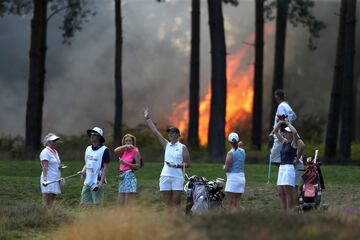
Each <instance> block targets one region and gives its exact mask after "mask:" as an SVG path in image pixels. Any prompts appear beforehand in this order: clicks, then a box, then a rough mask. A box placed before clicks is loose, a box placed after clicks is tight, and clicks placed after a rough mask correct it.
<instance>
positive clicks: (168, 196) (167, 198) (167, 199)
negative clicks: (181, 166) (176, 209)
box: [161, 191, 172, 210]
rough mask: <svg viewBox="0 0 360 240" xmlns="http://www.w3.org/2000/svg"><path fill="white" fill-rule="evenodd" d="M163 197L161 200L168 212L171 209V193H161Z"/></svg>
mask: <svg viewBox="0 0 360 240" xmlns="http://www.w3.org/2000/svg"><path fill="white" fill-rule="evenodd" d="M161 193H162V195H163V199H164V202H165V206H166V208H167V209H168V210H171V208H172V191H161Z"/></svg>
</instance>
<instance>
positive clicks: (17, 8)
mask: <svg viewBox="0 0 360 240" xmlns="http://www.w3.org/2000/svg"><path fill="white" fill-rule="evenodd" d="M31 9H32V0H1V1H0V17H3V16H4V15H5V14H15V15H20V16H21V15H26V14H28V13H29V12H30V11H31Z"/></svg>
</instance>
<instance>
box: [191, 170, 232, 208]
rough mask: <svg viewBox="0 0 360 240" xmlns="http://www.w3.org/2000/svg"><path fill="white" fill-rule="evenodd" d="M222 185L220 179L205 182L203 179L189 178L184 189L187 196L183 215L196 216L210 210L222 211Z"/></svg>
mask: <svg viewBox="0 0 360 240" xmlns="http://www.w3.org/2000/svg"><path fill="white" fill-rule="evenodd" d="M224 185H225V180H224V179H222V178H217V179H216V180H213V181H207V180H206V178H204V177H198V176H191V177H190V178H189V181H188V182H187V183H186V184H185V187H184V191H185V193H186V196H187V198H186V209H185V213H186V214H187V215H198V214H203V213H205V212H208V211H209V210H210V209H214V210H218V211H223V209H224V207H223V199H224V197H225V194H224V191H223V188H224Z"/></svg>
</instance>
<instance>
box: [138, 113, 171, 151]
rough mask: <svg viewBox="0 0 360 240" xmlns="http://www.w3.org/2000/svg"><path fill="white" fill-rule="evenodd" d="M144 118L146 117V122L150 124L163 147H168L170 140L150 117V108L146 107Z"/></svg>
mask: <svg viewBox="0 0 360 240" xmlns="http://www.w3.org/2000/svg"><path fill="white" fill-rule="evenodd" d="M144 118H145V119H146V123H147V125H148V126H149V128H150V130H151V131H152V132H153V134H154V135H155V137H156V139H157V140H158V141H159V143H160V144H161V146H162V147H163V148H166V145H167V144H168V140H166V138H164V137H163V136H162V135H161V133H160V132H159V130H158V129H157V128H156V126H155V124H154V122H153V121H152V120H151V118H150V114H149V109H148V108H145V109H144Z"/></svg>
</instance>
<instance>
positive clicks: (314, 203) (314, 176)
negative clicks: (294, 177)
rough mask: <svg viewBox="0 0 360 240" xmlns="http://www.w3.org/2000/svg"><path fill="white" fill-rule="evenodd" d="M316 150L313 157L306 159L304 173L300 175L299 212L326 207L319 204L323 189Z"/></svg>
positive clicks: (324, 208)
mask: <svg viewBox="0 0 360 240" xmlns="http://www.w3.org/2000/svg"><path fill="white" fill-rule="evenodd" d="M318 152H319V151H318V150H316V151H315V157H314V158H311V157H308V158H307V160H306V162H305V172H304V174H303V175H302V178H303V180H304V183H303V184H302V185H301V186H300V187H299V189H300V195H299V198H298V202H299V206H298V210H299V211H300V212H303V211H308V210H311V209H316V210H326V209H327V207H328V205H327V204H322V203H321V192H322V190H323V189H325V184H324V179H323V176H322V174H321V169H320V162H317V156H318Z"/></svg>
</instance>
